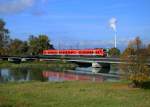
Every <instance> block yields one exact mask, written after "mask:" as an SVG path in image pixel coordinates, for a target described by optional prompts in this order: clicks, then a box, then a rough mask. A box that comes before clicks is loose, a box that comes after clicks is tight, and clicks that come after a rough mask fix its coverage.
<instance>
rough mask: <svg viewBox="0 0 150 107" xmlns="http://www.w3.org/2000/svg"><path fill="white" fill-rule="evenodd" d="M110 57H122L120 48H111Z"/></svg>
mask: <svg viewBox="0 0 150 107" xmlns="http://www.w3.org/2000/svg"><path fill="white" fill-rule="evenodd" d="M108 54H109V56H120V50H119V49H118V48H111V49H109V51H108Z"/></svg>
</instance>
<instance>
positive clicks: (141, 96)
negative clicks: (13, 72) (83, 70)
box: [0, 82, 150, 107]
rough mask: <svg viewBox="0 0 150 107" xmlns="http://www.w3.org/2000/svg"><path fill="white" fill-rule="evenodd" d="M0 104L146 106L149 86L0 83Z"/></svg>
mask: <svg viewBox="0 0 150 107" xmlns="http://www.w3.org/2000/svg"><path fill="white" fill-rule="evenodd" d="M0 106H1V107H12V106H13V107H150V90H144V89H132V88H128V86H127V84H126V83H92V82H62V83H48V82H45V83H41V82H29V83H8V84H0Z"/></svg>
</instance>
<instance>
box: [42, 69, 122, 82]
mask: <svg viewBox="0 0 150 107" xmlns="http://www.w3.org/2000/svg"><path fill="white" fill-rule="evenodd" d="M83 69H84V71H83ZM91 69H92V72H91V71H90V70H91ZM99 71H101V69H98V68H87V69H85V68H76V70H75V71H74V70H70V71H69V72H55V71H44V72H43V76H44V77H46V78H48V81H93V82H103V81H114V80H115V81H116V80H118V79H119V76H118V75H114V74H109V73H106V72H105V73H103V72H102V73H98V72H99ZM106 71H107V70H106ZM108 72H109V71H108Z"/></svg>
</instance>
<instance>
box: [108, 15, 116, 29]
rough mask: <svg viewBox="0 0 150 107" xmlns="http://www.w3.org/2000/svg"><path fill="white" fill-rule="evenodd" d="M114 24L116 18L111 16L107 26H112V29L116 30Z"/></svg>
mask: <svg viewBox="0 0 150 107" xmlns="http://www.w3.org/2000/svg"><path fill="white" fill-rule="evenodd" d="M116 25H117V19H116V18H114V17H113V18H111V19H110V20H109V26H110V28H112V29H113V30H114V31H116Z"/></svg>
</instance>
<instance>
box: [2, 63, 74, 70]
mask: <svg viewBox="0 0 150 107" xmlns="http://www.w3.org/2000/svg"><path fill="white" fill-rule="evenodd" d="M75 67H76V65H75V64H72V63H65V62H62V61H57V62H39V61H34V62H24V63H19V64H15V63H11V62H8V61H0V68H39V69H53V68H58V69H61V70H62V69H73V68H75Z"/></svg>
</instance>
